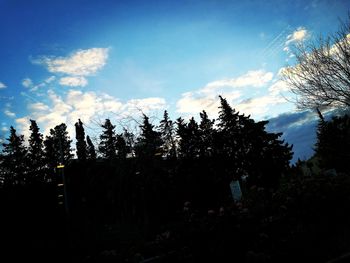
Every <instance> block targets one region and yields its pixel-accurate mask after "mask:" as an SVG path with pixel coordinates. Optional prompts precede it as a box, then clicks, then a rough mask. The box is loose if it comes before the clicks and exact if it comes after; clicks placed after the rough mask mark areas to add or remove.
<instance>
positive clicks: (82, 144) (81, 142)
mask: <svg viewBox="0 0 350 263" xmlns="http://www.w3.org/2000/svg"><path fill="white" fill-rule="evenodd" d="M75 134H76V135H75V138H76V140H77V142H76V147H77V156H78V160H82V161H85V160H86V155H87V145H86V141H85V131H84V127H83V123H82V122H81V120H80V119H79V120H78V122H77V123H75Z"/></svg>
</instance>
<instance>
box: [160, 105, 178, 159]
mask: <svg viewBox="0 0 350 263" xmlns="http://www.w3.org/2000/svg"><path fill="white" fill-rule="evenodd" d="M159 132H160V135H161V139H162V142H163V144H162V152H163V156H165V157H166V158H175V157H176V144H175V138H174V137H175V134H174V133H175V131H174V124H173V122H172V121H171V120H170V119H169V115H168V112H167V111H166V110H165V111H164V115H163V119H162V120H161V121H160V124H159Z"/></svg>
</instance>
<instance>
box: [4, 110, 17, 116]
mask: <svg viewBox="0 0 350 263" xmlns="http://www.w3.org/2000/svg"><path fill="white" fill-rule="evenodd" d="M4 114H5V115H6V116H7V117H10V118H14V117H16V113H14V112H12V111H10V110H9V109H6V110H4Z"/></svg>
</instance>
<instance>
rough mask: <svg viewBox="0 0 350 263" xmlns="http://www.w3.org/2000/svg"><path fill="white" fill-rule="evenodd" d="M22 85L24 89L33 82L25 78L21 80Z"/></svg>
mask: <svg viewBox="0 0 350 263" xmlns="http://www.w3.org/2000/svg"><path fill="white" fill-rule="evenodd" d="M22 85H23V86H24V87H26V88H29V87H31V86H33V81H32V80H31V79H30V78H25V79H23V80H22Z"/></svg>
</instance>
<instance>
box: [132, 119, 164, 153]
mask: <svg viewBox="0 0 350 263" xmlns="http://www.w3.org/2000/svg"><path fill="white" fill-rule="evenodd" d="M140 129H141V131H140V135H139V137H138V138H137V145H136V155H137V156H139V157H145V158H153V157H154V156H155V155H156V154H158V155H161V150H160V146H161V145H162V140H161V137H160V133H159V132H157V131H156V130H154V125H152V124H151V123H150V122H149V118H148V117H147V116H146V115H145V114H143V121H142V124H141V125H140Z"/></svg>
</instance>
